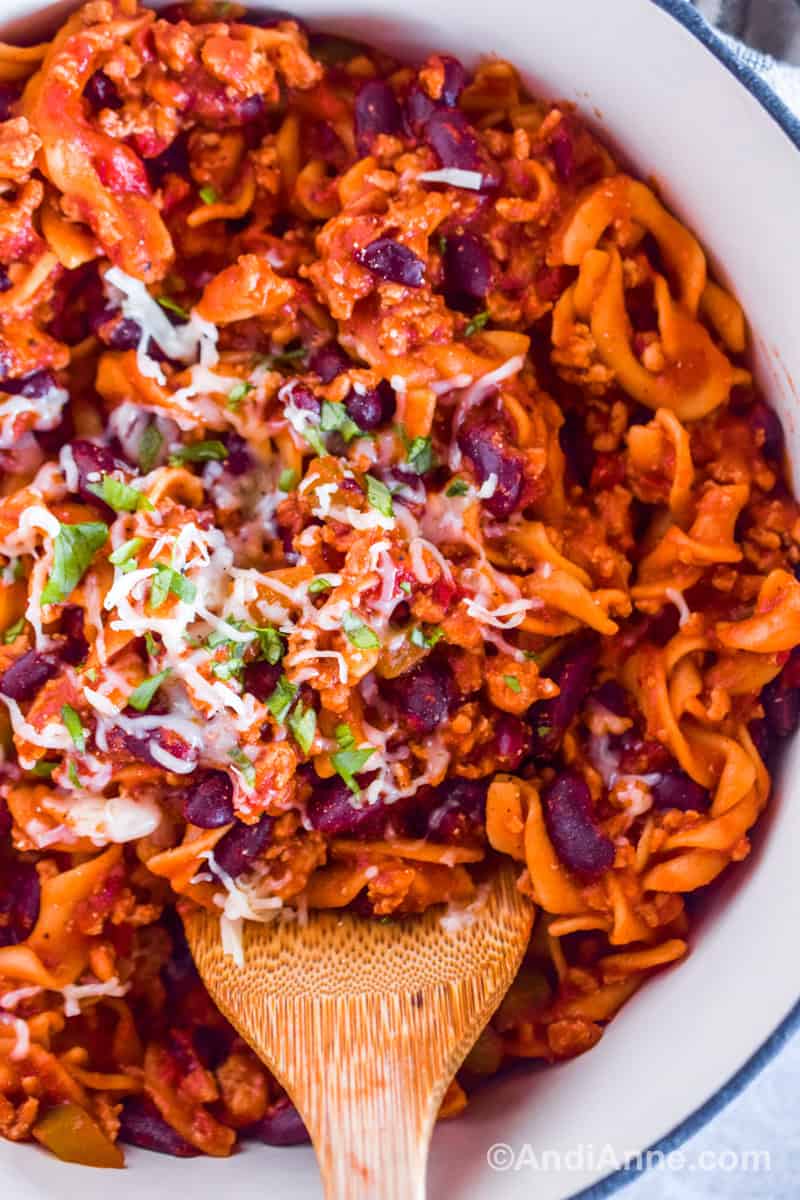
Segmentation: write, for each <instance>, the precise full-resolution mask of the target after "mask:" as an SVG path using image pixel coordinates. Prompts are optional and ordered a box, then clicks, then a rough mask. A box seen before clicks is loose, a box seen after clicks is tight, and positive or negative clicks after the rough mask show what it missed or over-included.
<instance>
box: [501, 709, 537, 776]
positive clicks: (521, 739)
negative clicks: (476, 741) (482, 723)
mask: <svg viewBox="0 0 800 1200" xmlns="http://www.w3.org/2000/svg"><path fill="white" fill-rule="evenodd" d="M530 747H531V729H530V726H529V725H528V724H527V723H526V722H525V721H523V720H521V719H520V718H519V717H515V716H512V714H511V713H498V714H497V716H496V718H495V721H494V736H493V738H492V749H493V751H494V753H495V755H496V756H497V766H498V767H499V768H501V769H502V770H507V771H513V770H514V769H515V767H518V766H519V764H520V763H521V762H522V760H523V759H524V758H525V757H526V755H527V754H528V753H529V751H530Z"/></svg>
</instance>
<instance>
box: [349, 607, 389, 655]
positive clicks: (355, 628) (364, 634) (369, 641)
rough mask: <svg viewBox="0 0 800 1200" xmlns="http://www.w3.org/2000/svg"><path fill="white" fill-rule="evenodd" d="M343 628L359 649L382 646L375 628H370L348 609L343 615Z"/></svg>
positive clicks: (371, 648)
mask: <svg viewBox="0 0 800 1200" xmlns="http://www.w3.org/2000/svg"><path fill="white" fill-rule="evenodd" d="M342 629H343V630H344V632H345V634H346V635H347V640H348V642H350V643H351V644H352V645H353V646H356V647H357V648H358V649H359V650H377V649H378V647H379V646H380V644H381V643H380V638H379V637H378V635H377V634H376V633H375V631H374V630H372V629H370V627H369V625H365V624H364V622H363V621H362V620H361V619H360V618H359V617H357V616H356V614H355V613H354V612H352V611H350V610H349V609H348V611H347V612H346V613H345V614H344V616H343V617H342Z"/></svg>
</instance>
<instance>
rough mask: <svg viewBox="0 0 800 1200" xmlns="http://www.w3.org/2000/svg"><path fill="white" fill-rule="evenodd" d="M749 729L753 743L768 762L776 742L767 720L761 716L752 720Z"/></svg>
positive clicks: (764, 760) (763, 759)
mask: <svg viewBox="0 0 800 1200" xmlns="http://www.w3.org/2000/svg"><path fill="white" fill-rule="evenodd" d="M747 731H748V733H749V734H750V737H751V738H752V739H753V745H754V746H755V748H756V750H757V751H758V753H759V755H760V756H761V759H762V761H763V762H765V763H768V762H769V760H770V758H771V757H772V751H773V749H774V743H773V739H772V737H771V735H770V730H769V727H768V725H767V722H766V721H764V720H762V718H760V717H759V718H758V719H757V720H755V721H751V722H750V724H749V725H748V726H747Z"/></svg>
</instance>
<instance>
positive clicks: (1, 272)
mask: <svg viewBox="0 0 800 1200" xmlns="http://www.w3.org/2000/svg"><path fill="white" fill-rule="evenodd" d="M11 287H12V283H11V280H10V279H9V277H8V271H7V270H6V269H5V267H2V266H0V292H7V291H9V289H10V288H11ZM0 386H2V387H3V388H5V384H3V383H0Z"/></svg>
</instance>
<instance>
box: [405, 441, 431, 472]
mask: <svg viewBox="0 0 800 1200" xmlns="http://www.w3.org/2000/svg"><path fill="white" fill-rule="evenodd" d="M407 461H408V465H409V467H410V468H411V470H412V471H416V473H417V475H424V474H425V472H426V471H430V469H431V467H432V466H433V446H432V444H431V439H430V438H429V437H415V438H414V440H413V442H412V443H411V445H410V446H409V447H408V459H407Z"/></svg>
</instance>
